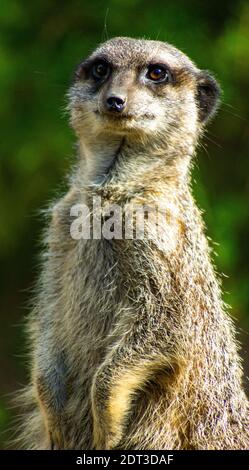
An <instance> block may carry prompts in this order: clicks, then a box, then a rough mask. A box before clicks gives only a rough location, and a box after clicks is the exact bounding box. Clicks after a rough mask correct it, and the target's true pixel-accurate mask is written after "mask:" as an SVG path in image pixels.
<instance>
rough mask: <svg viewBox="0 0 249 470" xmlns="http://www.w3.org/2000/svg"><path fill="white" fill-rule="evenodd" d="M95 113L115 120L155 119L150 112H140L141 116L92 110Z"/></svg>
mask: <svg viewBox="0 0 249 470" xmlns="http://www.w3.org/2000/svg"><path fill="white" fill-rule="evenodd" d="M94 113H95V114H97V115H98V116H103V117H107V118H108V119H113V120H115V122H117V121H123V120H124V121H132V120H133V121H141V120H142V119H150V120H152V119H155V117H156V116H155V115H154V114H150V113H144V114H142V115H141V116H136V115H134V114H131V113H120V114H118V113H116V114H115V113H110V112H109V113H107V112H100V111H99V110H95V111H94Z"/></svg>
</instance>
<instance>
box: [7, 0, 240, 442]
mask: <svg viewBox="0 0 249 470" xmlns="http://www.w3.org/2000/svg"><path fill="white" fill-rule="evenodd" d="M105 23H106V25H107V26H106V27H105ZM117 35H119V36H120V35H123V36H133V37H146V38H150V39H160V40H165V41H168V42H170V43H173V44H174V45H176V46H177V47H179V48H180V49H182V50H183V51H184V52H185V53H186V54H188V55H189V56H190V57H191V58H192V59H193V60H194V61H195V62H196V63H197V64H198V66H199V67H202V68H205V69H209V70H211V71H213V72H214V75H215V76H216V77H217V78H218V80H219V82H220V84H221V87H222V89H223V103H222V106H221V109H220V111H219V113H218V115H217V117H216V118H215V120H214V121H213V123H212V124H211V125H210V127H209V132H208V133H207V135H206V136H205V137H204V139H203V147H202V148H200V149H199V153H198V158H197V160H196V165H195V172H194V173H195V174H194V191H195V194H196V198H197V201H198V203H199V205H200V206H201V207H202V208H203V209H204V210H205V212H204V218H205V221H206V224H207V227H208V233H209V236H210V237H211V238H212V239H213V240H214V241H215V242H217V243H218V244H217V245H214V246H215V251H216V252H217V254H218V257H217V258H216V263H217V267H218V270H219V271H220V272H222V273H225V274H226V275H227V276H228V277H226V278H224V279H223V286H224V291H225V293H224V298H225V301H226V302H228V303H229V304H230V305H231V306H232V314H233V316H234V317H235V318H236V324H237V328H238V331H239V338H240V340H241V341H242V343H243V350H244V351H243V355H244V357H245V358H246V355H247V351H248V349H249V347H248V343H249V340H248V333H246V331H247V332H248V330H249V295H248V282H249V270H248V266H249V237H248V235H249V217H248V212H249V211H248V202H249V158H248V149H249V120H248V119H249V110H248V98H249V83H248V71H249V60H248V59H249V57H248V50H249V3H248V2H247V1H246V0H242V1H238V0H233V1H232V0H224V1H217V0H209V1H208V2H201V1H200V0H198V1H197V0H192V1H188V2H187V1H186V0H184V1H183V0H175V1H163V0H157V1H156V2H155V3H153V2H152V1H151V0H109V1H108V0H90V1H89V2H87V1H78V0H71V1H65V0H57V1H56V0H36V1H35V2H33V3H32V2H27V1H24V0H19V1H18V0H1V4H0V103H1V105H0V119H1V152H0V207H1V224H0V257H1V268H2V277H1V283H0V291H1V323H0V328H1V334H0V335H1V339H0V341H1V342H0V374H1V375H0V431H1V430H3V433H2V434H1V433H0V435H1V437H0V446H1V447H2V448H4V447H5V446H6V444H4V442H5V441H6V438H7V435H8V434H9V432H8V431H7V432H6V429H8V427H9V424H10V422H11V418H12V415H13V412H12V411H11V410H10V409H9V394H10V393H12V392H13V391H14V390H17V389H18V388H19V387H20V386H22V385H23V384H25V382H26V380H27V370H26V368H25V357H24V351H25V346H24V345H25V343H24V331H23V325H22V322H23V318H24V316H25V315H26V314H27V313H28V307H27V305H26V304H27V301H28V300H29V298H30V292H29V290H30V288H31V287H32V286H33V284H34V280H35V278H36V276H37V272H38V253H39V250H40V248H39V240H40V237H41V230H42V228H43V227H44V220H43V217H42V216H41V215H40V214H39V210H40V209H42V208H44V207H46V206H47V204H48V202H49V200H51V199H52V198H54V197H55V196H56V195H57V194H59V193H60V192H63V190H64V188H65V175H66V173H67V171H68V170H69V168H70V165H71V163H72V161H73V156H74V152H75V151H74V142H75V140H74V136H73V134H72V131H71V130H70V129H69V127H68V123H67V116H66V115H65V113H64V107H65V102H66V101H65V93H66V90H67V88H68V85H69V83H70V80H71V77H72V72H73V70H74V67H75V65H76V64H78V63H79V62H80V61H81V59H82V58H84V57H85V56H86V55H88V53H89V52H90V51H92V50H93V49H94V48H95V47H96V45H97V44H98V43H99V42H101V41H103V40H105V39H106V38H107V37H111V36H117ZM246 362H247V359H246ZM245 368H246V371H247V372H246V373H248V364H246V365H245Z"/></svg>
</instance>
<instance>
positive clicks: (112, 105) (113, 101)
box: [106, 96, 125, 113]
mask: <svg viewBox="0 0 249 470" xmlns="http://www.w3.org/2000/svg"><path fill="white" fill-rule="evenodd" d="M106 104H107V108H108V109H109V110H110V111H116V112H117V113H121V111H123V109H124V107H125V100H124V99H123V98H119V96H109V98H107V100H106Z"/></svg>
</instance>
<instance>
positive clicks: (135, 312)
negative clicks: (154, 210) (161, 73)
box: [22, 38, 248, 449]
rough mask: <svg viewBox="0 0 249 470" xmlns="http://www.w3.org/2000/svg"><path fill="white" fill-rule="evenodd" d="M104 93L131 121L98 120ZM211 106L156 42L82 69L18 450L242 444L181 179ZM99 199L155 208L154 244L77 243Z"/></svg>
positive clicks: (205, 266) (72, 100)
mask: <svg viewBox="0 0 249 470" xmlns="http://www.w3.org/2000/svg"><path fill="white" fill-rule="evenodd" d="M100 56H101V57H104V58H105V59H106V60H108V61H109V62H110V63H111V64H112V73H111V75H110V77H109V78H108V79H107V80H106V81H105V82H104V83H103V84H101V86H99V87H96V86H95V84H94V83H93V79H92V78H91V76H89V67H91V63H92V61H93V60H95V59H96V57H100ZM150 63H166V64H167V65H168V66H169V67H170V69H171V71H172V72H173V75H174V82H172V83H168V84H163V85H155V84H153V83H147V82H146V83H145V81H144V74H143V73H144V72H143V71H144V70H146V67H147V66H148V64H150ZM141 77H142V78H141ZM110 94H122V95H124V96H125V97H126V99H127V107H126V110H128V111H127V112H129V113H130V117H128V118H127V119H122V117H119V116H114V115H111V114H107V113H106V112H105V101H106V98H107V97H108V96H110ZM217 95H218V87H217V84H216V82H215V80H214V79H213V78H212V77H210V76H209V74H207V73H206V72H202V71H200V70H199V69H198V68H197V67H196V66H195V65H194V64H193V63H192V62H191V61H190V60H189V59H188V58H187V57H186V56H185V55H184V54H182V53H181V52H180V51H178V50H177V49H175V48H174V47H172V46H170V45H168V44H165V43H161V42H158V41H146V40H135V39H128V38H116V39H112V40H110V41H107V42H106V43H105V44H103V45H101V46H100V47H99V48H98V49H97V51H95V52H94V53H93V54H92V55H91V56H90V58H89V59H88V60H87V61H86V62H84V63H83V65H81V66H80V67H79V69H78V71H77V74H76V80H75V82H74V84H73V85H72V87H71V89H70V92H69V109H70V112H71V124H72V126H73V127H74V129H75V131H76V134H77V137H78V139H79V153H80V160H79V165H78V167H77V169H76V171H75V172H74V175H73V177H72V180H71V187H70V189H69V192H68V194H67V195H66V196H65V197H64V198H62V199H61V200H60V201H59V202H57V203H56V204H55V205H54V206H53V208H52V220H51V223H50V225H49V228H48V232H47V237H46V245H47V248H46V253H45V259H44V262H43V272H42V275H41V278H40V281H39V294H38V296H37V299H36V305H35V309H34V312H33V314H32V316H31V318H30V321H29V335H30V337H31V358H32V361H31V370H32V377H31V383H30V386H29V387H28V389H27V391H26V393H25V400H24V401H25V403H26V406H27V410H28V412H27V413H28V418H27V421H25V424H24V428H25V430H24V434H23V436H22V437H23V440H24V443H25V444H24V446H26V447H28V448H35V449H39V448H43V449H47V448H60V449H92V448H97V449H113V448H122V449H245V448H246V447H247V446H248V402H247V399H246V396H245V394H244V391H243V389H242V369H241V363H240V359H239V356H238V352H237V350H238V346H237V342H236V340H235V332H234V325H233V323H232V321H231V319H230V318H229V317H228V315H227V313H226V308H225V306H224V304H223V302H222V299H221V290H220V285H219V281H218V279H217V276H216V274H215V272H214V269H213V267H212V264H211V261H210V249H209V247H208V244H207V241H206V237H205V233H204V227H203V222H202V219H201V215H200V212H199V210H198V209H197V207H196V205H195V202H194V200H193V197H192V194H191V186H190V176H189V173H190V169H191V161H192V157H193V155H194V149H195V148H196V145H197V140H198V137H199V136H200V135H201V133H202V130H203V126H204V124H205V122H206V121H207V120H208V118H209V117H210V116H211V115H212V114H213V113H214V111H215V108H216V103H217ZM96 111H98V113H97V112H96ZM93 195H101V197H102V203H103V205H106V204H108V202H112V203H118V204H121V205H122V207H123V208H126V209H127V208H129V205H131V204H134V203H136V204H138V205H142V204H144V205H146V206H147V207H153V206H154V205H155V204H156V203H158V204H160V206H161V207H162V208H163V209H164V210H165V211H166V217H165V219H164V222H163V224H162V226H161V230H160V238H159V237H156V236H155V237H154V238H153V239H149V238H148V237H145V239H143V240H125V239H122V240H118V239H113V240H106V239H104V238H102V239H101V240H73V239H72V238H71V236H70V224H71V222H72V217H70V208H71V206H72V205H73V204H76V203H82V202H89V204H90V202H91V198H92V196H93Z"/></svg>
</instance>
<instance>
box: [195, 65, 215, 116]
mask: <svg viewBox="0 0 249 470" xmlns="http://www.w3.org/2000/svg"><path fill="white" fill-rule="evenodd" d="M219 97H220V87H219V85H218V83H217V82H216V80H215V79H214V78H213V77H212V75H210V74H209V72H205V71H201V72H200V73H199V74H198V76H197V103H198V107H199V119H200V121H201V122H202V123H203V124H205V123H206V122H207V121H208V120H209V119H210V118H211V117H212V116H213V115H214V114H215V112H216V110H217V107H218V105H219Z"/></svg>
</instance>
